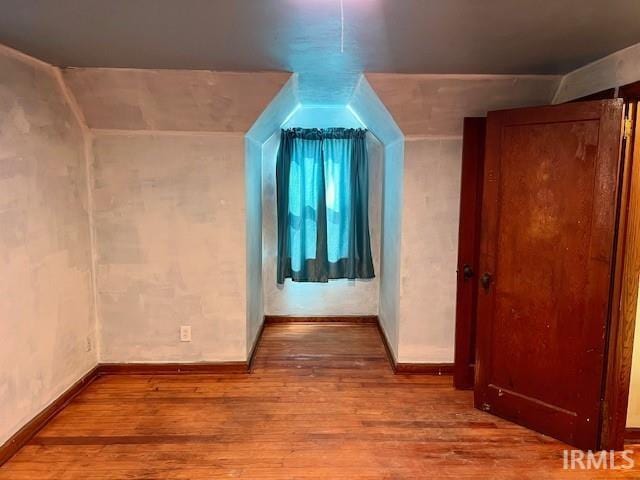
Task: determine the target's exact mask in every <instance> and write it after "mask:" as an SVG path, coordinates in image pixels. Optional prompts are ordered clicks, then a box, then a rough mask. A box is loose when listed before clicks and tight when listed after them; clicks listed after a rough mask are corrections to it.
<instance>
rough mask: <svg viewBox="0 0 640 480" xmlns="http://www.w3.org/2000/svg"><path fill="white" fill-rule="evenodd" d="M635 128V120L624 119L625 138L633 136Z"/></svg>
mask: <svg viewBox="0 0 640 480" xmlns="http://www.w3.org/2000/svg"><path fill="white" fill-rule="evenodd" d="M632 130H633V122H632V121H631V119H630V118H625V119H624V138H625V139H628V138H630V137H631V131H632Z"/></svg>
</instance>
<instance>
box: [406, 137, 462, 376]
mask: <svg viewBox="0 0 640 480" xmlns="http://www.w3.org/2000/svg"><path fill="white" fill-rule="evenodd" d="M404 152H405V153H404V155H405V158H404V196H405V200H404V202H405V211H404V214H403V218H402V223H403V225H402V254H401V256H402V263H401V264H402V272H401V280H400V318H401V322H402V323H401V325H400V337H399V344H400V351H399V354H400V355H399V356H400V360H401V361H403V362H422V361H425V360H426V359H428V361H429V362H436V363H438V362H451V361H452V360H453V345H454V340H455V339H454V328H455V310H456V304H455V301H456V288H457V287H456V265H457V261H458V220H459V205H460V175H461V155H462V140H461V139H459V138H429V137H426V138H411V137H407V138H406V142H405V146H404Z"/></svg>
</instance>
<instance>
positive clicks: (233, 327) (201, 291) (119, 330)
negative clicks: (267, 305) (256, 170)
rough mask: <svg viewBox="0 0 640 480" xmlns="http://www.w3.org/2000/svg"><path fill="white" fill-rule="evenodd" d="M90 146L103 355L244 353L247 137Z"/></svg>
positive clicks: (152, 357)
mask: <svg viewBox="0 0 640 480" xmlns="http://www.w3.org/2000/svg"><path fill="white" fill-rule="evenodd" d="M93 153H94V165H93V167H94V182H95V183H94V205H95V212H94V221H95V225H96V243H97V252H96V257H97V258H96V261H97V283H98V297H99V305H100V317H101V326H100V330H101V339H102V350H101V360H102V361H105V362H171V361H183V362H194V361H205V360H210V361H225V360H245V358H246V298H245V293H246V285H245V281H246V277H245V262H246V257H245V198H244V185H245V177H244V138H243V135H242V134H206V135H146V134H144V135H140V134H98V135H96V136H95V139H94V142H93ZM180 325H190V326H191V327H192V341H191V342H180V341H179V329H180Z"/></svg>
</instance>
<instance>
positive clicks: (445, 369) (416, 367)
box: [377, 320, 454, 376]
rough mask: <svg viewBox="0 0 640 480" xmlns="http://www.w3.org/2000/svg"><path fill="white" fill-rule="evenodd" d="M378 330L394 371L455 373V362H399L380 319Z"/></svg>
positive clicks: (409, 373)
mask: <svg viewBox="0 0 640 480" xmlns="http://www.w3.org/2000/svg"><path fill="white" fill-rule="evenodd" d="M377 324H378V332H379V333H380V338H381V339H382V343H383V344H384V349H385V351H386V352H387V359H388V360H389V365H391V369H392V370H393V373H396V374H399V375H401V374H408V375H447V376H449V375H453V370H454V364H453V363H403V362H398V361H397V360H396V358H395V356H394V355H393V350H391V345H390V344H389V339H388V338H387V334H386V333H385V332H384V328H382V324H381V323H380V321H379V320H378V322H377Z"/></svg>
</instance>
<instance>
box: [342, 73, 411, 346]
mask: <svg viewBox="0 0 640 480" xmlns="http://www.w3.org/2000/svg"><path fill="white" fill-rule="evenodd" d="M347 108H348V109H349V110H350V111H351V112H353V114H354V115H355V116H356V117H357V118H358V119H360V121H361V122H363V123H364V124H366V125H367V127H368V128H369V131H370V132H372V133H373V134H374V135H375V136H376V138H378V139H379V140H380V141H381V142H382V145H383V146H384V153H383V167H382V201H381V203H382V223H381V225H380V227H381V234H380V273H379V277H380V287H379V299H378V302H379V303H378V318H379V319H380V326H381V328H382V330H383V332H384V335H385V337H386V340H387V343H388V345H389V347H390V349H391V353H392V355H393V356H394V358H398V331H399V328H400V305H399V302H400V245H401V242H400V234H401V230H402V197H403V192H402V176H403V172H404V138H403V135H402V132H401V131H400V129H399V128H398V125H397V124H396V122H395V121H394V119H393V117H392V116H391V115H390V114H389V111H388V110H387V109H386V107H385V106H384V104H383V103H382V102H381V101H380V98H378V96H377V95H376V94H375V92H374V91H373V89H372V88H371V85H369V82H367V79H366V78H365V77H364V75H361V76H360V79H359V81H358V84H357V86H356V88H355V90H354V93H353V97H352V98H351V100H350V102H349V105H348V106H347Z"/></svg>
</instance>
